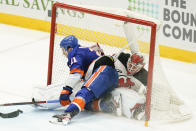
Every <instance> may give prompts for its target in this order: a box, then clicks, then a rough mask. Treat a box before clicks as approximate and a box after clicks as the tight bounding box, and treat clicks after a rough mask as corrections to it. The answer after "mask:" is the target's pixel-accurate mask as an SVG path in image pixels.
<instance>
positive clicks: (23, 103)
mask: <svg viewBox="0 0 196 131" xmlns="http://www.w3.org/2000/svg"><path fill="white" fill-rule="evenodd" d="M58 102H59V100H49V101H34V100H33V101H32V102H17V103H6V104H0V106H14V105H30V104H41V103H58Z"/></svg>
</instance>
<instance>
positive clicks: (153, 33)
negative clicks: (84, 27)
mask: <svg viewBox="0 0 196 131" xmlns="http://www.w3.org/2000/svg"><path fill="white" fill-rule="evenodd" d="M57 8H66V9H71V10H75V11H81V12H84V13H89V14H93V15H98V16H102V17H107V18H111V19H117V20H122V21H127V22H131V23H135V24H140V25H146V26H150V27H151V38H150V55H149V66H148V67H149V68H148V80H147V81H148V82H147V96H149V97H148V99H146V113H147V114H146V120H147V121H148V120H149V119H150V111H149V110H150V95H151V87H152V75H153V73H152V71H153V65H154V51H155V41H156V40H155V39H156V27H157V25H156V23H154V22H152V21H146V20H141V19H136V18H131V17H126V16H120V15H116V14H111V13H106V12H102V11H97V10H92V9H87V8H82V7H78V6H73V5H68V4H63V3H58V2H56V3H54V5H53V7H52V19H51V32H50V48H49V62H48V79H47V85H50V84H51V79H52V63H53V49H54V37H55V26H56V25H55V22H56V14H57V13H56V10H57Z"/></svg>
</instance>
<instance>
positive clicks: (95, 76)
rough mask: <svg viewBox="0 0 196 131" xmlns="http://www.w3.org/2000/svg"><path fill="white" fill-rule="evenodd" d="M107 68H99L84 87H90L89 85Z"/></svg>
mask: <svg viewBox="0 0 196 131" xmlns="http://www.w3.org/2000/svg"><path fill="white" fill-rule="evenodd" d="M105 68H106V66H101V67H99V69H98V70H97V71H96V72H95V73H94V74H93V75H92V76H91V78H90V79H89V80H88V81H87V82H86V84H85V85H84V86H85V87H89V85H90V84H91V83H92V82H93V81H94V80H95V78H97V76H98V75H99V73H100V72H102V71H103V70H104V69H105Z"/></svg>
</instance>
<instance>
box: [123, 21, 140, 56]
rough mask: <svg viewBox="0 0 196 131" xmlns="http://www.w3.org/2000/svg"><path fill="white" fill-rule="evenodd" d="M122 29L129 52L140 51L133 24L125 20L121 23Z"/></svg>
mask: <svg viewBox="0 0 196 131" xmlns="http://www.w3.org/2000/svg"><path fill="white" fill-rule="evenodd" d="M123 30H124V33H125V36H126V38H127V41H128V44H129V46H130V49H131V53H132V54H135V53H140V52H139V47H138V44H137V41H136V36H135V27H134V25H133V24H132V23H129V22H125V23H124V24H123Z"/></svg>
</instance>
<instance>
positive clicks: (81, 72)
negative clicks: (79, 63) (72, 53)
mask: <svg viewBox="0 0 196 131" xmlns="http://www.w3.org/2000/svg"><path fill="white" fill-rule="evenodd" d="M75 72H77V73H80V74H81V75H82V76H83V75H84V71H83V70H80V69H76V68H75V69H73V70H71V71H70V74H73V73H75Z"/></svg>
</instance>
